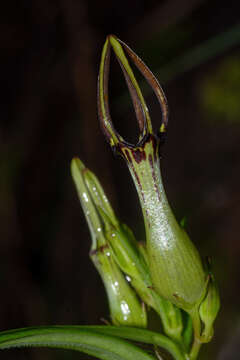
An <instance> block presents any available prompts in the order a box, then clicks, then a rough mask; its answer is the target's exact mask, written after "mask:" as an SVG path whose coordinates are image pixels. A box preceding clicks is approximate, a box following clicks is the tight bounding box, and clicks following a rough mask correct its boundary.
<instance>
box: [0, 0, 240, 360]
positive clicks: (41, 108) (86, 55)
mask: <svg viewBox="0 0 240 360" xmlns="http://www.w3.org/2000/svg"><path fill="white" fill-rule="evenodd" d="M239 10H240V9H239V5H238V2H237V1H233V0H229V1H228V2H225V1H216V0H213V1H211V2H209V1H203V0H182V1H176V0H165V1H157V0H148V1H137V0H134V1H121V2H115V1H109V0H107V1H101V2H100V1H99V2H95V1H85V0H82V1H81V0H59V1H54V0H53V1H47V0H42V1H37V0H32V1H27V0H22V1H16V0H15V1H9V2H3V3H2V4H1V17H2V21H1V32H0V44H1V49H2V51H1V53H2V55H1V60H2V62H1V69H0V73H1V90H0V91H1V107H0V110H1V123H0V147H1V151H0V171H1V173H0V231H1V237H0V241H1V246H0V286H1V297H0V299H1V306H0V328H1V329H2V330H3V329H9V328H15V327H24V326H32V325H43V324H99V323H101V318H105V319H108V316H109V315H108V308H107V303H106V298H105V294H104V289H103V286H102V284H101V281H100V279H99V277H98V275H97V272H96V271H95V269H94V267H93V265H92V264H91V262H90V260H89V258H88V251H89V247H90V236H89V233H88V229H87V226H86V223H85V220H84V217H83V213H82V210H81V208H80V205H79V202H78V199H77V195H76V191H75V189H74V185H73V182H72V180H71V177H70V171H69V164H70V161H71V158H72V157H73V156H75V155H78V156H79V157H80V158H81V159H82V160H83V161H84V162H85V164H87V166H88V167H89V168H90V169H91V170H92V171H94V172H95V173H96V175H97V176H98V177H99V178H100V180H101V181H102V183H103V185H104V187H105V190H106V192H107V194H108V195H109V197H110V199H111V200H112V202H113V205H114V207H115V209H116V211H117V214H118V215H119V216H120V217H121V218H122V220H123V221H125V222H127V223H128V225H130V226H131V227H132V228H133V230H134V232H135V234H136V235H137V237H138V238H139V239H144V228H143V222H142V215H141V212H140V209H139V204H138V200H137V197H136V194H135V189H134V187H133V184H132V182H131V179H130V175H129V174H128V171H127V169H126V167H125V164H124V163H123V161H122V160H120V159H117V158H115V157H114V156H113V154H112V153H111V150H110V148H109V146H108V145H107V144H106V143H105V141H104V138H103V135H102V133H101V131H100V128H99V122H98V120H97V114H96V113H97V112H96V79H97V71H98V65H99V59H100V52H101V48H102V45H103V42H104V40H105V37H106V35H107V34H109V33H114V34H116V35H117V36H118V37H120V38H121V39H122V40H124V41H125V42H126V43H128V44H129V45H130V46H131V47H132V48H133V49H134V50H135V51H136V52H137V53H138V54H139V55H140V56H141V57H142V59H143V60H144V61H145V62H146V63H147V64H148V65H149V66H150V68H151V69H152V70H153V71H155V70H159V68H160V69H161V67H163V66H165V65H167V64H168V63H169V61H171V60H174V59H175V58H176V57H177V56H179V55H182V54H184V52H185V51H188V50H189V49H191V48H192V47H193V46H195V45H198V44H200V43H202V42H204V41H207V40H208V39H209V38H211V37H213V36H216V35H218V34H221V33H224V31H227V30H228V29H229V28H231V27H232V26H234V25H235V24H237V23H238V21H239ZM231 61H233V63H234V72H231V69H232V66H231V65H229V64H231ZM224 64H228V67H227V70H228V72H226V71H225V70H224V69H225V68H226V66H225V65H224ZM115 65H116V64H114V66H113V68H112V72H111V93H112V97H111V101H112V103H113V104H114V106H113V110H112V113H113V119H114V122H115V124H116V127H117V128H118V129H119V130H120V131H121V133H122V134H123V135H124V136H125V137H126V138H127V139H130V140H132V139H136V137H137V135H136V134H137V129H136V123H135V119H134V114H133V111H132V110H131V109H128V107H126V106H125V104H124V106H123V104H122V103H121V95H122V94H123V93H124V92H126V87H125V85H124V82H123V80H122V75H121V71H120V68H118V67H117V66H115ZM224 66H225V67H224ZM239 69H240V47H239V46H234V47H233V48H231V49H230V50H228V51H225V52H224V51H223V52H222V53H221V54H219V55H218V56H217V57H215V58H212V59H211V60H209V61H205V62H204V63H202V64H201V65H200V66H197V67H195V68H193V69H192V70H191V71H188V72H185V73H184V74H181V75H179V76H173V78H172V79H171V81H169V82H167V83H166V84H164V89H165V92H166V95H167V98H168V101H169V106H170V110H171V115H170V123H169V132H168V138H167V142H166V145H165V146H164V148H163V149H162V171H163V178H164V183H165V187H166V191H167V195H168V197H169V201H170V203H171V204H172V207H173V209H174V211H175V213H176V214H177V217H178V219H179V220H181V219H182V218H183V217H186V219H187V230H188V232H189V234H190V235H191V238H192V239H193V241H194V242H195V243H196V244H197V247H198V248H199V250H200V251H201V253H202V255H203V256H204V255H212V256H213V259H214V272H215V274H216V277H217V280H218V282H219V287H220V290H221V298H222V309H221V314H220V316H219V319H218V321H217V323H216V331H215V338H214V340H213V342H212V343H211V344H210V345H208V346H205V347H203V350H202V353H201V355H202V357H201V359H206V358H207V359H219V360H220V359H221V360H225V359H228V360H233V359H239V355H238V353H239V348H238V346H237V345H236V344H237V343H238V342H239V339H240V335H239V326H240V311H239V298H238V297H239V296H240V281H239V278H240V270H239V269H240V268H239V256H240V241H239V219H240V191H239V184H240V166H239V158H240V146H239V143H240V137H239V136H240V106H239V100H238V99H240V85H239V83H240V82H239V81H237V80H236V77H237V78H238V76H239V79H240V70H239ZM218 71H219V72H220V75H218V74H219V73H218ZM163 75H164V74H163ZM175 75H177V74H175ZM159 80H160V82H161V71H160V75H159ZM147 101H148V103H149V106H150V110H151V114H152V118H153V121H154V124H155V127H156V128H157V126H158V123H159V116H160V113H159V107H158V106H157V104H156V101H155V99H154V97H153V95H149V96H148V97H147ZM1 357H2V358H3V359H6V360H8V359H12V358H16V359H19V360H22V359H33V360H38V359H41V358H43V357H44V359H46V360H47V359H49V360H50V359H65V358H68V359H71V358H72V359H75V358H76V359H77V358H81V356H80V355H79V354H72V353H71V354H70V353H67V352H60V351H53V350H38V351H35V350H34V351H23V350H19V351H16V352H13V351H12V352H10V351H9V352H5V353H3V354H1ZM83 358H84V359H86V357H85V356H84V357H83Z"/></svg>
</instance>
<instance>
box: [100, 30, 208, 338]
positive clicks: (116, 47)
mask: <svg viewBox="0 0 240 360" xmlns="http://www.w3.org/2000/svg"><path fill="white" fill-rule="evenodd" d="M111 48H112V49H113V51H114V53H115V55H116V57H117V60H118V62H119V64H120V66H121V68H122V71H123V74H124V76H125V79H126V82H127V85H128V89H129V91H130V95H131V97H132V100H133V105H134V108H135V113H136V118H137V120H138V124H139V140H138V142H137V143H136V144H131V143H129V142H127V141H125V140H124V139H123V137H122V136H121V135H120V134H119V133H118V132H117V131H116V129H115V128H114V125H113V123H112V120H111V116H110V110H109V103H108V75H109V64H110V51H111ZM124 50H125V52H126V53H127V55H128V56H129V57H130V58H131V60H132V61H133V62H134V64H135V65H136V66H137V68H138V69H139V70H140V72H141V73H142V74H143V76H144V77H145V78H146V80H147V81H148V82H149V84H150V85H151V87H152V89H153V91H154V92H155V94H156V96H157V99H158V100H159V103H160V106H161V112H162V118H161V123H160V127H159V132H158V133H157V134H154V133H153V129H152V124H151V119H150V116H149V112H148V108H147V105H146V103H145V100H144V98H143V95H142V92H141V90H140V88H139V85H138V83H137V81H136V79H135V76H134V74H133V72H132V69H131V67H130V65H129V62H128V60H127V58H126V55H125V53H124ZM98 112H99V117H100V122H101V126H102V128H103V131H104V134H105V136H106V139H107V141H108V142H109V143H110V145H111V147H112V148H114V149H115V151H116V152H117V153H119V154H120V155H121V156H122V157H123V158H124V159H125V161H126V163H127V165H128V168H129V170H130V173H131V175H132V178H133V181H134V183H135V186H136V189H137V192H138V195H139V199H140V203H141V207H142V211H143V217H144V223H145V229H146V250H147V257H148V264H149V270H150V275H151V280H152V284H153V288H154V289H155V290H156V291H157V293H158V294H159V295H160V296H161V297H163V298H165V299H167V300H169V301H170V302H171V303H173V304H175V305H176V306H178V307H180V308H182V309H184V310H186V311H187V312H189V313H194V314H195V315H193V318H194V319H195V320H194V322H195V323H196V322H198V325H196V326H197V327H198V329H199V332H200V325H199V318H198V320H196V313H198V312H197V311H198V307H199V304H200V302H201V300H202V299H203V297H204V295H205V293H206V285H207V276H206V274H205V272H204V269H203V266H202V262H201V259H200V256H199V254H198V251H197V249H196V247H195V246H194V244H193V243H192V242H191V240H190V239H189V237H188V235H187V233H186V232H185V230H184V229H183V228H182V227H181V226H180V225H179V224H178V222H177V221H176V219H175V216H174V214H173V212H172V210H171V208H170V206H169V203H168V200H167V197H166V194H165V191H164V187H163V183H162V177H161V172H160V166H159V146H160V145H161V143H162V139H163V137H164V134H165V132H166V128H167V117H168V108H167V101H166V98H165V95H164V93H163V90H162V88H161V86H160V85H159V83H158V81H157V79H156V78H155V77H154V75H153V74H152V73H151V71H150V70H149V69H148V68H147V66H146V65H145V64H144V63H143V62H142V60H140V58H139V57H138V56H137V55H136V54H135V53H134V52H133V51H132V50H131V49H130V48H129V47H128V46H127V45H126V44H124V43H123V42H122V41H121V40H119V39H117V38H116V37H115V36H112V35H110V36H108V37H107V40H106V42H105V44H104V47H103V51H102V58H101V64H100V72H99V80H98Z"/></svg>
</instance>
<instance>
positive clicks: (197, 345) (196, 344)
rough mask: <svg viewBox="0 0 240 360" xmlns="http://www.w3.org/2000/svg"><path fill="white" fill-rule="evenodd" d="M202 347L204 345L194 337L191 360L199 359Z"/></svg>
mask: <svg viewBox="0 0 240 360" xmlns="http://www.w3.org/2000/svg"><path fill="white" fill-rule="evenodd" d="M201 346H202V343H201V342H200V341H199V339H198V338H197V337H194V341H193V344H192V349H191V352H190V360H196V359H197V356H198V353H199V350H200V348H201Z"/></svg>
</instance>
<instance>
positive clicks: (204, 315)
mask: <svg viewBox="0 0 240 360" xmlns="http://www.w3.org/2000/svg"><path fill="white" fill-rule="evenodd" d="M219 309H220V297H219V291H218V287H217V284H216V281H215V279H214V276H213V274H212V273H209V282H208V288H207V294H206V296H205V298H204V300H203V301H202V303H201V305H200V307H199V315H200V319H201V321H202V322H203V325H204V328H203V331H202V334H201V338H202V339H203V340H204V341H205V342H208V341H210V340H211V338H212V336H213V324H214V321H215V319H216V317H217V314H218V312H219Z"/></svg>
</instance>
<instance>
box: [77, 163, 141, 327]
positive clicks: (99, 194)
mask: <svg viewBox="0 0 240 360" xmlns="http://www.w3.org/2000/svg"><path fill="white" fill-rule="evenodd" d="M71 171H72V176H73V179H74V182H75V185H76V188H77V191H78V195H79V199H80V202H81V205H82V208H83V211H84V214H85V216H86V219H87V222H88V226H89V228H90V231H91V237H92V246H91V251H90V258H91V259H92V261H93V263H94V265H95V267H96V269H97V270H98V272H99V274H100V276H101V278H102V281H103V283H104V286H105V289H106V293H107V296H108V302H109V307H110V313H111V319H112V322H113V324H115V325H126V326H138V327H146V325H147V317H146V310H145V307H144V306H143V304H142V303H140V301H139V300H138V298H137V296H136V293H135V291H134V290H133V288H132V287H131V285H130V283H129V282H128V281H127V279H126V278H125V275H124V274H123V273H122V271H121V270H120V268H119V266H118V264H117V263H116V261H115V259H114V256H113V251H112V249H111V248H110V245H109V243H108V237H109V234H108V227H109V226H108V222H109V221H110V222H111V224H112V225H113V226H118V221H117V219H116V217H115V214H114V212H113V210H112V208H111V205H110V204H109V202H108V199H107V197H106V196H105V194H104V192H103V190H102V187H101V185H100V184H99V182H98V180H97V179H96V177H95V176H94V174H93V173H92V172H90V170H88V169H87V168H86V167H85V166H84V164H83V163H82V162H81V161H80V159H77V158H75V159H73V160H72V164H71ZM106 213H107V215H106ZM103 214H104V215H103ZM106 219H107V220H106Z"/></svg>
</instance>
